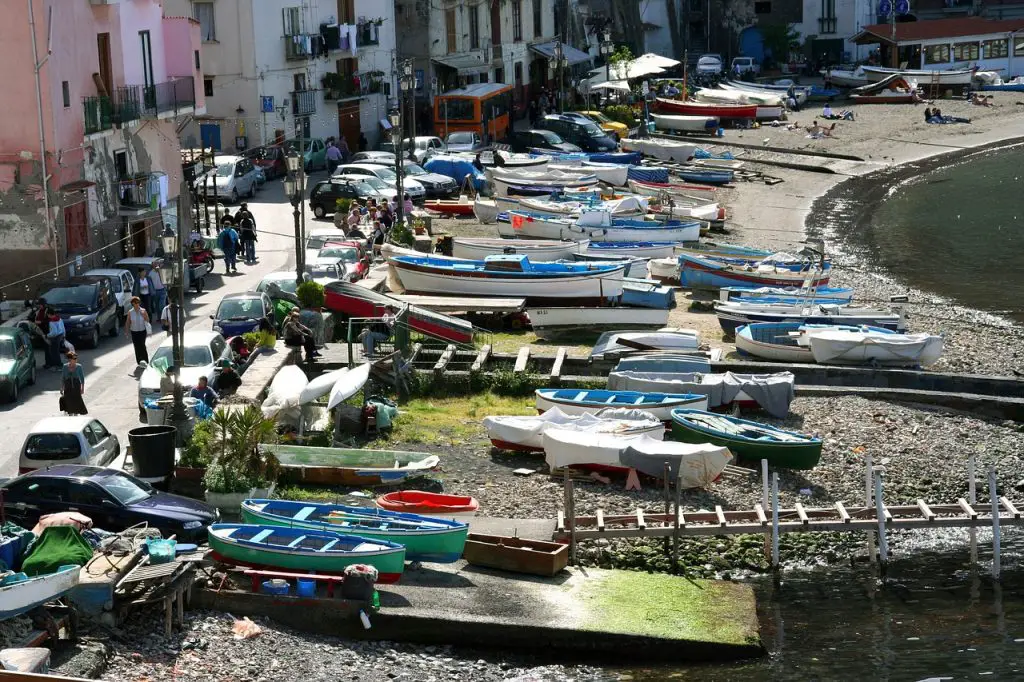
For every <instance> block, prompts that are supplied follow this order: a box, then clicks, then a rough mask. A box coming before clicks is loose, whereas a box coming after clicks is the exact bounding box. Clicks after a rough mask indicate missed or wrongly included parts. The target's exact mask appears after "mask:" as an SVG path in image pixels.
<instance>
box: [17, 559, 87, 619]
mask: <svg viewBox="0 0 1024 682" xmlns="http://www.w3.org/2000/svg"><path fill="white" fill-rule="evenodd" d="M80 574H81V570H80V567H78V566H61V567H60V569H59V570H58V571H56V572H55V573H47V574H45V575H40V576H36V577H34V578H29V577H27V576H25V574H24V573H15V574H13V575H9V576H7V577H6V578H4V579H3V580H0V621H3V620H7V619H8V618H13V617H15V616H20V615H21V614H23V613H28V612H29V611H31V610H32V609H34V608H36V607H37V606H42V605H43V604H45V603H46V602H49V601H53V600H54V599H57V598H59V597H61V596H63V595H64V594H66V593H67V592H68V591H69V590H71V589H72V588H73V587H74V586H75V585H77V584H78V578H79V575H80Z"/></svg>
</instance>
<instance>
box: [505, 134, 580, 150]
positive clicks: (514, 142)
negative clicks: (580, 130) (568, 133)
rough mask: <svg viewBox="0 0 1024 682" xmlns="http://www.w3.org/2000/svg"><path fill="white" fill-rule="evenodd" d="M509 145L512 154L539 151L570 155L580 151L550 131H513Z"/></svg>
mask: <svg viewBox="0 0 1024 682" xmlns="http://www.w3.org/2000/svg"><path fill="white" fill-rule="evenodd" d="M509 144H511V146H512V151H514V152H528V151H530V150H531V149H540V150H543V151H548V152H564V153H566V154H572V153H575V152H578V151H581V150H580V148H579V147H577V146H576V145H574V144H572V143H570V142H566V141H565V140H563V139H562V138H561V137H560V136H559V135H558V133H556V132H554V131H551V130H514V131H512V134H511V135H510V136H509Z"/></svg>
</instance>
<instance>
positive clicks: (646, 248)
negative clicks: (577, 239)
mask: <svg viewBox="0 0 1024 682" xmlns="http://www.w3.org/2000/svg"><path fill="white" fill-rule="evenodd" d="M675 245H676V242H594V243H592V244H590V243H588V244H586V246H585V249H584V252H585V253H586V254H588V255H594V256H605V255H609V256H610V255H616V256H632V257H634V258H665V257H667V256H671V255H672V253H673V249H674V248H675Z"/></svg>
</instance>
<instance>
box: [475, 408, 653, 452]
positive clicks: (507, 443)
mask: <svg viewBox="0 0 1024 682" xmlns="http://www.w3.org/2000/svg"><path fill="white" fill-rule="evenodd" d="M483 423H484V428H485V429H486V430H487V437H488V438H490V439H491V445H493V446H494V447H496V448H498V449H500V450H511V451H517V452H541V451H543V450H544V432H545V431H547V430H548V429H562V430H565V431H578V432H581V433H583V432H589V433H604V434H612V435H623V436H639V435H641V434H647V435H649V436H651V437H652V438H657V439H661V438H663V437H664V434H665V424H664V422H662V421H661V420H660V419H658V418H657V417H655V416H654V415H653V414H652V413H650V412H646V411H644V410H641V409H630V408H605V409H603V410H600V411H599V412H596V413H591V412H584V413H582V414H566V413H565V412H563V411H562V410H560V409H558V407H552V408H551V409H550V410H546V411H545V412H544V413H543V414H540V415H534V416H527V417H520V416H497V417H486V418H484V422H483Z"/></svg>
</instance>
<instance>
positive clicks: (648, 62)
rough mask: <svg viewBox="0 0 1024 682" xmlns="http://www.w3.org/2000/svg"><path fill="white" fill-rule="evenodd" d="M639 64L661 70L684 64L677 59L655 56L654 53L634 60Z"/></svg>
mask: <svg viewBox="0 0 1024 682" xmlns="http://www.w3.org/2000/svg"><path fill="white" fill-rule="evenodd" d="M638 62H639V63H640V64H641V65H643V66H657V67H658V68H661V69H671V68H672V67H673V66H679V65H680V64H682V62H680V61H678V60H676V59H670V58H669V57H662V56H661V55H660V54H654V53H653V52H648V53H646V54H642V55H640V56H639V57H637V58H636V59H634V60H633V63H634V64H636V63H638Z"/></svg>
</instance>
